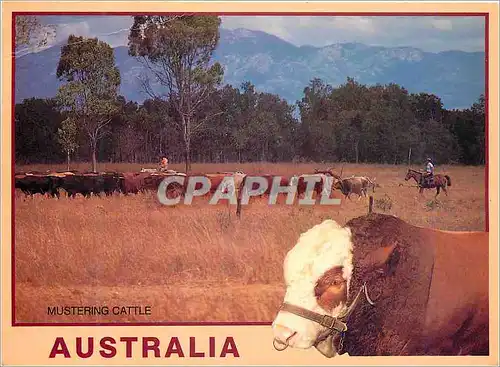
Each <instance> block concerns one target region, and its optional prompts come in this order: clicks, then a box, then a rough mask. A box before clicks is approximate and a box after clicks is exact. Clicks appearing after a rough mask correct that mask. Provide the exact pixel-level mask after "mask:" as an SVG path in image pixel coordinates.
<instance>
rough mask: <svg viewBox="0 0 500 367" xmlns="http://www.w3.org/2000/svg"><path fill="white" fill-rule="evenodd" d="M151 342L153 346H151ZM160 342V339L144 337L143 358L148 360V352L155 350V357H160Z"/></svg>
mask: <svg viewBox="0 0 500 367" xmlns="http://www.w3.org/2000/svg"><path fill="white" fill-rule="evenodd" d="M149 342H152V343H153V344H152V345H150V344H149ZM159 346H160V340H159V339H158V338H154V337H153V338H151V337H146V336H145V337H144V338H142V358H148V352H149V351H150V350H153V351H154V352H155V357H156V358H159V357H160V348H159Z"/></svg>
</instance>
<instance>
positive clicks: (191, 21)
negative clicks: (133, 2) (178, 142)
mask: <svg viewBox="0 0 500 367" xmlns="http://www.w3.org/2000/svg"><path fill="white" fill-rule="evenodd" d="M220 23H221V20H220V18H219V17H217V16H192V15H181V16H135V17H134V24H133V25H132V27H131V30H130V34H129V38H128V39H129V54H130V55H131V56H137V57H142V58H143V60H144V61H145V65H146V67H148V68H149V70H150V71H152V73H153V75H155V77H156V79H157V81H158V82H159V83H160V84H161V85H162V86H163V87H164V88H165V93H164V95H168V97H169V103H171V104H172V106H173V107H174V108H175V110H176V112H177V118H178V120H179V122H180V124H179V129H180V130H181V131H182V138H183V141H184V149H185V162H186V171H188V170H189V169H190V160H191V140H192V138H193V136H196V135H197V134H198V133H199V131H200V128H201V127H202V126H203V125H204V124H205V123H206V122H207V120H208V118H209V117H208V116H204V117H203V118H201V117H200V114H199V113H198V112H199V110H200V106H201V105H202V104H203V103H204V102H205V101H206V100H207V99H208V98H209V96H210V95H211V94H212V93H213V92H214V91H215V89H216V88H217V87H218V86H219V85H220V83H221V82H222V76H223V68H222V66H221V65H220V64H218V63H215V64H213V65H210V60H211V57H212V54H213V52H214V50H215V48H216V47H217V44H218V42H219V26H220ZM143 85H144V87H145V89H146V91H147V92H148V93H149V94H150V95H151V96H153V97H155V98H157V97H159V96H157V95H156V94H155V93H154V91H153V89H152V88H151V84H150V82H149V80H144V81H143Z"/></svg>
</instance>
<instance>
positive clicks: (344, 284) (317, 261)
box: [273, 220, 353, 349]
mask: <svg viewBox="0 0 500 367" xmlns="http://www.w3.org/2000/svg"><path fill="white" fill-rule="evenodd" d="M352 268H353V266H352V242H351V231H350V230H349V229H348V228H342V227H341V226H339V225H338V224H337V223H336V222H335V221H333V220H326V221H324V222H323V223H321V224H318V225H316V226H314V227H313V228H311V229H309V230H308V231H307V232H305V233H303V234H302V235H301V236H300V238H299V241H298V243H297V244H296V245H295V246H294V247H293V248H292V249H291V250H290V251H289V252H288V254H287V256H286V258H285V261H284V276H285V283H286V287H287V288H286V294H285V299H284V302H287V303H290V304H292V305H296V306H300V307H303V308H306V309H308V310H311V311H314V312H316V313H320V314H329V315H331V316H333V317H336V316H338V315H339V314H340V313H341V312H343V311H344V310H345V308H346V307H347V306H346V300H347V292H348V289H349V283H350V279H351V274H352ZM325 330H326V329H325V328H324V327H323V326H321V325H320V324H318V323H316V322H313V321H310V320H308V319H305V318H302V317H300V316H298V315H295V314H292V313H289V312H286V311H280V312H279V313H278V315H277V316H276V318H275V320H274V322H273V332H274V338H275V340H277V341H278V342H280V343H282V344H287V345H288V346H290V347H295V348H303V349H307V348H310V347H312V346H313V345H314V343H315V341H316V339H317V338H318V336H319V335H320V333H322V332H323V331H325Z"/></svg>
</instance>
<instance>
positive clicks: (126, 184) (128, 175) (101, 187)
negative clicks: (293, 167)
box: [15, 170, 376, 198]
mask: <svg viewBox="0 0 500 367" xmlns="http://www.w3.org/2000/svg"><path fill="white" fill-rule="evenodd" d="M168 176H179V177H184V178H186V179H185V180H184V182H185V184H184V186H182V185H179V184H176V183H172V184H170V185H169V187H168V188H167V193H169V192H174V194H175V195H178V194H181V195H182V194H183V193H184V192H185V190H186V185H187V182H188V180H187V179H188V178H189V177H190V176H198V177H199V176H203V177H206V178H208V179H209V182H210V185H211V187H210V190H209V192H211V193H213V192H215V191H216V190H217V189H218V188H219V186H220V184H221V182H223V181H224V179H225V178H226V177H232V178H233V182H234V185H235V187H236V188H237V189H240V188H241V187H243V185H245V180H246V178H247V177H249V175H246V174H244V173H242V172H239V171H237V172H217V173H209V174H207V173H203V174H198V173H192V174H190V175H186V174H185V173H180V172H175V171H167V172H160V171H150V170H142V171H141V172H125V173H117V172H103V173H93V172H78V171H66V172H28V173H16V174H15V188H16V189H19V190H21V191H22V192H23V193H24V194H25V195H26V196H28V195H29V196H33V195H35V194H41V195H48V196H50V197H57V198H59V197H60V195H61V191H60V190H64V191H65V192H66V193H67V196H68V197H70V198H71V197H76V196H77V194H81V195H82V196H84V197H90V196H92V195H96V196H100V195H101V194H103V193H104V194H105V195H106V196H111V195H113V194H115V193H118V194H120V193H121V194H124V195H129V194H137V193H139V192H147V191H157V190H158V187H159V185H160V183H161V182H162V181H163V180H164V179H165V177H168ZM312 176H319V177H320V178H321V180H318V182H317V183H316V184H315V186H314V191H315V192H316V193H317V194H321V193H322V192H323V190H324V188H325V187H326V186H325V182H327V181H326V178H327V177H330V179H331V181H329V182H331V185H332V186H331V187H332V188H333V189H334V190H335V189H337V190H340V191H341V192H342V193H343V194H344V195H345V196H346V197H349V198H350V195H351V194H357V195H358V196H359V197H361V196H366V195H367V191H368V188H369V187H372V188H373V190H375V186H376V184H375V183H374V181H373V180H371V179H369V178H368V177H354V176H352V177H349V178H341V177H340V176H338V175H337V174H335V173H334V172H333V170H324V171H319V170H316V171H315V172H314V173H310V174H303V175H300V176H293V177H290V178H288V177H284V176H281V179H280V180H281V181H280V186H287V185H289V184H290V183H292V182H293V180H294V179H296V180H298V181H296V184H297V194H298V195H301V194H304V192H305V191H306V187H307V177H312ZM258 177H260V178H264V180H265V181H266V182H267V183H268V185H267V188H266V190H265V192H264V193H263V194H264V195H266V194H267V195H268V194H269V193H270V190H271V188H272V183H273V180H274V179H275V177H276V175H271V174H264V175H259V176H258ZM253 185H255V183H254V184H253ZM197 188H198V187H195V189H197ZM250 189H256V188H255V187H251V188H250Z"/></svg>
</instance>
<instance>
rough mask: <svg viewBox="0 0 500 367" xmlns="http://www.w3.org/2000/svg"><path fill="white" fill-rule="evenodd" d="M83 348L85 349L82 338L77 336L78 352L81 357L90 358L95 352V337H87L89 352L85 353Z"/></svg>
mask: <svg viewBox="0 0 500 367" xmlns="http://www.w3.org/2000/svg"><path fill="white" fill-rule="evenodd" d="M82 349H83V348H82V338H81V337H77V338H76V354H77V355H78V357H80V358H89V357H90V356H92V354H93V353H94V338H93V337H90V338H87V352H86V353H84V352H83V351H82Z"/></svg>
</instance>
